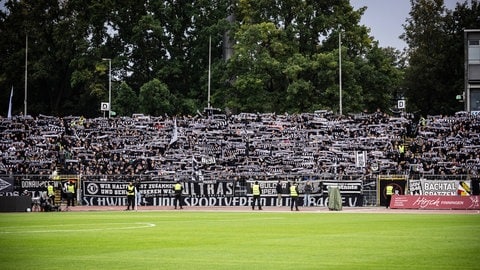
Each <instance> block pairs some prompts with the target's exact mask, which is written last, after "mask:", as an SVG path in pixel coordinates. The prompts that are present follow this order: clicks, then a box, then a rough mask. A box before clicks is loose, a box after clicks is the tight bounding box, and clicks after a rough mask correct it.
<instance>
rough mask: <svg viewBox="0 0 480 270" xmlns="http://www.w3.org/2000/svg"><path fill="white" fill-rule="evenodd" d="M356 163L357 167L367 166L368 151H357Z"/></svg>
mask: <svg viewBox="0 0 480 270" xmlns="http://www.w3.org/2000/svg"><path fill="white" fill-rule="evenodd" d="M355 165H356V166H357V167H361V168H365V166H366V165H367V153H366V152H365V151H363V152H357V151H355Z"/></svg>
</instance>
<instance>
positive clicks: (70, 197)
mask: <svg viewBox="0 0 480 270" xmlns="http://www.w3.org/2000/svg"><path fill="white" fill-rule="evenodd" d="M66 196H67V209H68V208H69V207H70V206H73V205H74V201H75V185H74V183H73V181H72V180H70V181H69V182H68V184H67V188H66Z"/></svg>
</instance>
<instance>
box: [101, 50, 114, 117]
mask: <svg viewBox="0 0 480 270" xmlns="http://www.w3.org/2000/svg"><path fill="white" fill-rule="evenodd" d="M102 60H104V61H108V118H110V116H111V111H112V59H111V58H102Z"/></svg>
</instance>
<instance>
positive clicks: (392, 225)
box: [0, 210, 480, 270]
mask: <svg viewBox="0 0 480 270" xmlns="http://www.w3.org/2000/svg"><path fill="white" fill-rule="evenodd" d="M0 245H1V247H2V251H1V252H0V269H4V270H5V269H15V270H24V269H436V270H438V269H478V268H479V267H480V259H479V253H480V215H479V214H443V213H442V212H441V211H440V212H439V213H434V214H431V213H426V214H418V213H395V214H394V213H344V212H268V211H255V212H253V211H252V212H249V211H243V212H239V211H188V210H182V211H143V212H142V211H138V212H135V211H131V212H127V211H92V212H50V213H2V214H0Z"/></svg>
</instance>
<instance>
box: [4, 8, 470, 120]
mask: <svg viewBox="0 0 480 270" xmlns="http://www.w3.org/2000/svg"><path fill="white" fill-rule="evenodd" d="M411 5H412V8H411V12H410V14H409V17H408V18H407V21H406V22H405V25H404V29H405V32H404V34H403V35H402V38H403V39H404V40H405V41H406V42H407V44H408V48H407V49H406V50H405V51H398V50H396V49H394V48H390V47H387V48H382V47H380V46H379V44H378V41H377V40H375V37H373V36H372V35H371V34H370V30H369V28H368V27H367V26H364V25H361V24H360V19H361V17H362V15H363V13H364V12H365V10H366V7H363V8H360V9H358V10H355V9H354V8H353V7H352V6H351V4H350V2H349V0H335V1H334V0H324V1H310V0H255V1H253V0H195V1H193V0H190V1H189V0H164V1H121V0H82V1H80V0H44V1H37V0H7V1H4V7H3V9H2V10H0V59H2V60H1V61H0V89H2V90H1V91H0V93H1V94H0V100H1V101H2V102H1V104H0V109H1V110H0V115H6V112H7V108H8V106H9V97H10V89H11V88H12V87H13V89H14V95H13V98H12V101H13V102H12V104H13V114H20V113H22V112H23V111H24V88H25V87H24V85H25V75H27V77H26V78H27V91H28V95H27V97H28V98H27V100H28V103H27V104H28V105H27V108H28V111H27V113H28V114H31V115H38V114H47V115H56V116H66V115H83V116H87V117H97V116H101V115H102V111H101V110H100V103H101V102H107V101H108V95H109V80H110V77H109V74H110V71H111V74H112V76H111V97H112V104H111V108H112V110H113V111H114V112H115V113H116V115H117V116H124V115H131V114H132V113H144V114H148V115H164V114H167V115H175V114H194V113H195V112H197V111H198V110H202V109H203V108H205V107H207V106H209V105H210V106H212V107H216V108H220V109H222V110H224V111H226V112H232V113H239V112H276V113H284V112H288V113H299V112H308V111H314V110H332V111H334V112H337V113H338V112H339V111H340V108H342V112H343V113H345V114H346V113H355V112H363V111H367V112H372V111H376V110H382V111H386V112H389V111H391V110H392V108H395V105H396V102H397V100H399V99H405V100H406V104H407V111H411V112H418V113H421V114H451V113H453V112H455V111H459V110H462V109H463V104H461V103H460V102H458V101H457V100H455V96H456V95H459V94H461V93H462V92H463V49H464V48H463V46H464V43H463V29H468V28H478V25H479V19H478V18H480V8H479V5H478V1H477V0H472V1H466V2H464V3H457V5H456V7H455V9H454V10H448V9H447V8H445V5H444V2H443V0H411ZM26 57H27V59H26ZM26 63H27V64H26ZM110 63H111V70H110V68H109V67H110V66H109V64H110ZM340 64H341V78H342V79H341V81H340V79H339V78H340V74H339V71H340ZM25 71H26V72H25ZM340 84H341V87H340ZM340 95H341V100H342V101H341V102H340Z"/></svg>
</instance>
